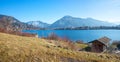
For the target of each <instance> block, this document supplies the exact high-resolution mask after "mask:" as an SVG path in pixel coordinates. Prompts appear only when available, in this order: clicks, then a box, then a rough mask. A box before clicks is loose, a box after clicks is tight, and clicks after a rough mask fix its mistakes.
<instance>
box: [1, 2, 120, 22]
mask: <svg viewBox="0 0 120 62" xmlns="http://www.w3.org/2000/svg"><path fill="white" fill-rule="evenodd" d="M0 14H4V15H10V16H14V17H16V18H17V19H19V20H20V21H22V22H27V21H36V20H40V21H43V22H47V23H53V22H55V21H56V20H58V19H60V18H61V17H63V16H65V15H70V16H74V17H80V18H87V17H91V18H94V19H98V20H103V21H109V22H114V23H119V22H120V0H0Z"/></svg>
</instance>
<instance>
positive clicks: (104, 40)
mask: <svg viewBox="0 0 120 62" xmlns="http://www.w3.org/2000/svg"><path fill="white" fill-rule="evenodd" d="M110 40H111V39H110V38H108V37H102V38H99V39H97V41H99V42H101V43H103V44H105V45H106V46H108V43H109V42H110ZM94 41H95V40H93V41H91V42H90V43H92V42H94Z"/></svg>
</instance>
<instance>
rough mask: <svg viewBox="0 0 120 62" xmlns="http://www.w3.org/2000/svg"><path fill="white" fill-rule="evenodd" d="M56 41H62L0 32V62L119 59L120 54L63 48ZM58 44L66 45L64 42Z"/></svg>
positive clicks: (112, 61) (106, 61)
mask: <svg viewBox="0 0 120 62" xmlns="http://www.w3.org/2000/svg"><path fill="white" fill-rule="evenodd" d="M56 42H62V41H55V40H45V39H40V38H35V37H23V36H17V35H11V34H5V33H0V62H119V61H120V56H116V55H112V54H103V53H90V52H85V51H75V50H71V49H65V48H61V47H57V45H56ZM60 44H61V45H66V43H60ZM79 46H80V45H79ZM82 47H83V46H82Z"/></svg>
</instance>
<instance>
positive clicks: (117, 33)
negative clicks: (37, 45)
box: [23, 30, 120, 42]
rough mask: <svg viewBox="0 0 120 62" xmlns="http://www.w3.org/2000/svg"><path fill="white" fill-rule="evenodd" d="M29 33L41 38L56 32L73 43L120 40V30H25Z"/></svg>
mask: <svg viewBox="0 0 120 62" xmlns="http://www.w3.org/2000/svg"><path fill="white" fill-rule="evenodd" d="M23 32H27V33H36V34H38V35H39V37H46V36H48V35H50V33H52V32H54V33H55V34H57V35H58V36H59V37H63V38H64V37H67V38H69V39H70V40H72V41H76V40H83V41H85V42H89V41H92V40H95V39H98V38H101V37H103V36H107V37H109V38H110V39H112V40H120V30H23Z"/></svg>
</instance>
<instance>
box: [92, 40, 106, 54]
mask: <svg viewBox="0 0 120 62" xmlns="http://www.w3.org/2000/svg"><path fill="white" fill-rule="evenodd" d="M104 47H105V45H104V44H102V43H101V42H99V41H97V40H96V41H94V42H93V43H92V47H91V50H92V52H97V53H100V52H103V51H104V50H103V48H104Z"/></svg>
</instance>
